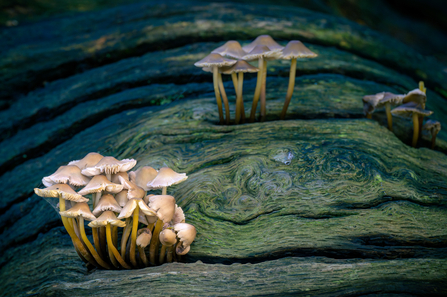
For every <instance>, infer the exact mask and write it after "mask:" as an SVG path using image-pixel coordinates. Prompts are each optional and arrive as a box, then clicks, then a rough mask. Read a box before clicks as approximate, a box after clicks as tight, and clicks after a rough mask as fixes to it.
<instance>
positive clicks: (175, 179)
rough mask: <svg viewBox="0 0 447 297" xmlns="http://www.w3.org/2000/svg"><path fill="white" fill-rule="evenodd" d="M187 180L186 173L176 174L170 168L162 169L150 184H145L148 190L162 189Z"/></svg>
mask: <svg viewBox="0 0 447 297" xmlns="http://www.w3.org/2000/svg"><path fill="white" fill-rule="evenodd" d="M186 179H188V176H186V173H177V172H175V171H174V170H172V169H171V168H168V167H162V168H160V170H159V171H158V174H157V176H156V177H155V178H154V180H152V182H150V183H148V184H147V187H148V188H150V189H159V188H163V187H169V186H172V185H176V184H178V183H181V182H182V181H185V180H186Z"/></svg>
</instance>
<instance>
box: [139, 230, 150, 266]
mask: <svg viewBox="0 0 447 297" xmlns="http://www.w3.org/2000/svg"><path fill="white" fill-rule="evenodd" d="M151 238H152V232H151V230H149V229H148V228H142V229H140V230H138V237H137V247H138V253H139V254H140V259H141V261H143V263H144V265H145V266H146V267H147V266H149V261H148V260H147V257H146V253H145V252H144V248H145V247H147V246H148V245H149V243H150V242H151Z"/></svg>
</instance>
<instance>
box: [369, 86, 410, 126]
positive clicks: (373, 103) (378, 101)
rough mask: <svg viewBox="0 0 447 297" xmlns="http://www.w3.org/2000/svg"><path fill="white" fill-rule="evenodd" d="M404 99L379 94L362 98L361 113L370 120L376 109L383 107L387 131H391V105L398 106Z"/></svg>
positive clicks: (386, 93) (387, 94)
mask: <svg viewBox="0 0 447 297" xmlns="http://www.w3.org/2000/svg"><path fill="white" fill-rule="evenodd" d="M404 99H405V95H398V94H393V93H390V92H381V93H377V94H375V95H367V96H364V97H363V112H364V113H365V114H366V117H367V118H368V119H371V118H372V113H373V112H374V110H375V109H376V108H381V107H385V111H386V117H387V122H388V129H389V130H390V131H393V118H392V116H391V105H400V104H402V102H403V100H404Z"/></svg>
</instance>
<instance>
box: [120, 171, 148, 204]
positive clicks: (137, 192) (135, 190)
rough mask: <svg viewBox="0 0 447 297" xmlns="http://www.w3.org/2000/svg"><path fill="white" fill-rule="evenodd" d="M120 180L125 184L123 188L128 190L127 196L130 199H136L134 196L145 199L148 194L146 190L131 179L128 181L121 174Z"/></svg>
mask: <svg viewBox="0 0 447 297" xmlns="http://www.w3.org/2000/svg"><path fill="white" fill-rule="evenodd" d="M119 180H120V182H121V184H122V185H123V188H124V189H126V190H127V198H128V199H134V198H140V199H143V198H144V196H146V191H145V190H143V189H142V188H140V187H139V186H137V185H136V184H134V183H133V182H131V181H128V180H126V179H124V178H122V177H121V176H119Z"/></svg>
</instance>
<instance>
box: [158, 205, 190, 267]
mask: <svg viewBox="0 0 447 297" xmlns="http://www.w3.org/2000/svg"><path fill="white" fill-rule="evenodd" d="M184 222H185V214H184V213H183V210H182V208H181V207H179V206H178V205H177V204H176V205H175V212H174V216H173V217H172V220H171V222H169V223H165V224H164V225H163V229H168V228H172V227H173V226H174V225H175V224H178V223H184ZM174 249H175V246H174V245H172V246H171V247H169V249H168V254H167V257H166V258H167V262H168V263H170V262H172V256H173V253H174Z"/></svg>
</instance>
